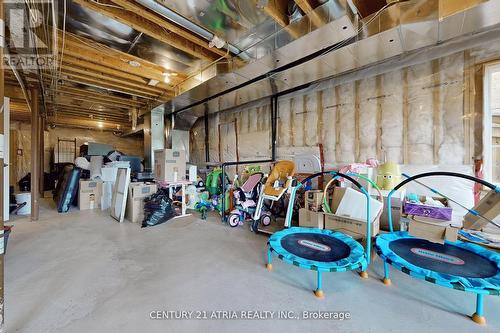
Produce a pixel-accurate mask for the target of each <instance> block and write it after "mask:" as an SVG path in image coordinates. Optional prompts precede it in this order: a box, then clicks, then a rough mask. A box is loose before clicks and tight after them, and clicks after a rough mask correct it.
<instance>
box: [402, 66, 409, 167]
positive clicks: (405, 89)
mask: <svg viewBox="0 0 500 333" xmlns="http://www.w3.org/2000/svg"><path fill="white" fill-rule="evenodd" d="M409 113H410V101H409V87H408V67H405V68H403V163H404V164H409V163H410V160H409V151H408V131H409V125H408V116H409Z"/></svg>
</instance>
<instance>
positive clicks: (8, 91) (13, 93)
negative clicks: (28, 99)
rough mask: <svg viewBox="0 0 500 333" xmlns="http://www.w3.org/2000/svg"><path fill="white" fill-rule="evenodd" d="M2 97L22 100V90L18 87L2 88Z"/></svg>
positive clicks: (7, 86)
mask: <svg viewBox="0 0 500 333" xmlns="http://www.w3.org/2000/svg"><path fill="white" fill-rule="evenodd" d="M2 72H3V71H2ZM4 95H5V97H10V98H14V99H23V100H24V94H23V90H22V89H21V88H20V87H18V86H12V85H6V86H4Z"/></svg>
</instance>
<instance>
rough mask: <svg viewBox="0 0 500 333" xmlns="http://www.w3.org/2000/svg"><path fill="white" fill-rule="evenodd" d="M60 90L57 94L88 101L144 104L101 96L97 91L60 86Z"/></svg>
mask: <svg viewBox="0 0 500 333" xmlns="http://www.w3.org/2000/svg"><path fill="white" fill-rule="evenodd" d="M59 88H60V90H58V93H59V94H63V95H71V96H83V97H85V98H89V99H95V100H103V101H104V102H106V101H108V102H112V103H116V104H122V105H126V106H138V107H141V106H144V104H145V102H143V101H142V100H141V101H139V100H137V101H135V100H133V99H132V98H124V97H118V96H112V95H109V94H102V93H99V92H97V91H93V90H87V89H81V88H74V87H70V86H64V85H63V86H60V87H59Z"/></svg>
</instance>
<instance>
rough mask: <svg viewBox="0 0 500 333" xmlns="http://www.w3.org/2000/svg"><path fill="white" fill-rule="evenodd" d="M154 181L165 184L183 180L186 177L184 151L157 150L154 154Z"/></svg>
mask: <svg viewBox="0 0 500 333" xmlns="http://www.w3.org/2000/svg"><path fill="white" fill-rule="evenodd" d="M154 166H155V168H154V173H155V179H156V180H160V181H167V182H176V181H179V180H183V179H184V178H185V176H186V152H185V151H184V150H174V149H158V150H155V152H154Z"/></svg>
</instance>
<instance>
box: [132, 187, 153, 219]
mask: <svg viewBox="0 0 500 333" xmlns="http://www.w3.org/2000/svg"><path fill="white" fill-rule="evenodd" d="M156 190H157V186H156V184H147V183H130V185H129V187H128V196H127V208H126V211H125V217H126V218H127V219H128V220H129V221H130V222H132V223H140V222H142V220H143V219H144V199H145V198H147V197H149V196H151V195H152V194H154V193H156Z"/></svg>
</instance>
